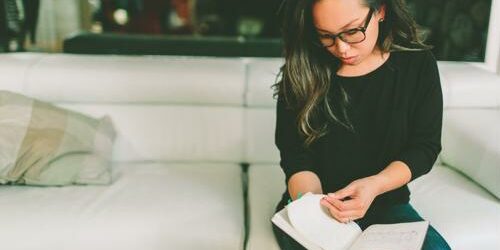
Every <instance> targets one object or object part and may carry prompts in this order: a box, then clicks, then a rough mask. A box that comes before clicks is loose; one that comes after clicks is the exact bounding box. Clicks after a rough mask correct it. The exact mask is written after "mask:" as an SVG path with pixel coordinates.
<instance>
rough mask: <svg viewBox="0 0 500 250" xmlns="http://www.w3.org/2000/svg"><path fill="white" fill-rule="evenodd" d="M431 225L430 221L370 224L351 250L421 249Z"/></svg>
mask: <svg viewBox="0 0 500 250" xmlns="http://www.w3.org/2000/svg"><path fill="white" fill-rule="evenodd" d="M428 227H429V222H428V221H419V222H407V223H396V224H374V225H371V226H369V227H368V228H367V229H365V231H363V233H362V234H361V236H359V237H358V239H357V240H356V242H354V244H353V245H352V247H351V248H350V250H387V249H391V250H420V249H421V248H422V245H423V243H424V239H425V234H426V233H427V228H428Z"/></svg>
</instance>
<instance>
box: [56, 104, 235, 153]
mask: <svg viewBox="0 0 500 250" xmlns="http://www.w3.org/2000/svg"><path fill="white" fill-rule="evenodd" d="M60 106H62V107H66V108H69V109H72V110H76V111H79V112H82V113H85V114H89V115H93V116H102V115H104V114H108V115H109V116H110V117H111V119H112V120H113V122H114V124H115V127H116V129H117V132H118V138H117V141H116V143H115V147H114V154H113V159H114V160H115V161H121V162H123V161H171V162H172V161H173V162H200V163H203V162H232V163H239V162H242V159H243V144H244V140H243V136H244V135H243V107H231V106H196V105H192V106H188V105H148V104H145V105H134V104H132V105H128V104H122V105H83V104H64V105H60Z"/></svg>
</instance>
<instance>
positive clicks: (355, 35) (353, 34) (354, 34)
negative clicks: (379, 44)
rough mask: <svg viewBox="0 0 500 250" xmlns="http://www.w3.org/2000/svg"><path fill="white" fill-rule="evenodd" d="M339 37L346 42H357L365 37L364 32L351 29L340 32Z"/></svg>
mask: <svg viewBox="0 0 500 250" xmlns="http://www.w3.org/2000/svg"><path fill="white" fill-rule="evenodd" d="M341 38H342V40H343V41H344V42H346V43H359V42H361V41H363V40H364V39H365V33H364V32H363V31H361V30H353V31H349V32H346V33H342V37H341Z"/></svg>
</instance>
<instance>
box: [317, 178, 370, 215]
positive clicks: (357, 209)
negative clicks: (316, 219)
mask: <svg viewBox="0 0 500 250" xmlns="http://www.w3.org/2000/svg"><path fill="white" fill-rule="evenodd" d="M378 183H379V182H378V181H377V177H375V176H369V177H366V178H362V179H357V180H355V181H353V182H351V183H350V184H349V185H347V186H346V187H345V188H343V189H340V190H338V191H337V192H335V193H328V195H327V196H325V197H324V198H323V199H322V200H321V204H322V205H324V206H326V207H327V208H328V209H329V210H330V213H331V214H332V216H333V217H335V219H337V220H338V221H339V222H343V223H347V222H349V221H352V220H356V219H360V218H363V217H364V216H365V214H366V211H368V208H369V207H370V205H371V204H372V202H373V200H374V199H375V197H377V195H379V193H378V190H379V184H378ZM346 197H350V198H351V199H349V200H344V201H342V199H344V198H346Z"/></svg>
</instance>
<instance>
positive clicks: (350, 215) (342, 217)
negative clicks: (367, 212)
mask: <svg viewBox="0 0 500 250" xmlns="http://www.w3.org/2000/svg"><path fill="white" fill-rule="evenodd" d="M320 203H321V204H322V205H323V206H325V207H327V208H328V210H329V211H330V214H331V216H332V217H333V218H334V219H336V220H337V221H339V222H341V223H346V222H348V221H349V219H351V220H355V219H356V218H358V217H359V213H360V212H359V211H355V210H350V211H339V210H338V209H337V208H335V206H333V205H332V204H331V203H330V202H328V200H327V199H321V202H320Z"/></svg>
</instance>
